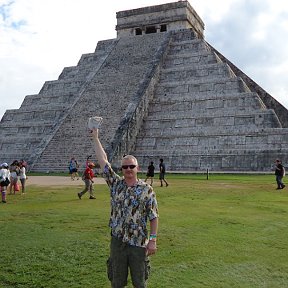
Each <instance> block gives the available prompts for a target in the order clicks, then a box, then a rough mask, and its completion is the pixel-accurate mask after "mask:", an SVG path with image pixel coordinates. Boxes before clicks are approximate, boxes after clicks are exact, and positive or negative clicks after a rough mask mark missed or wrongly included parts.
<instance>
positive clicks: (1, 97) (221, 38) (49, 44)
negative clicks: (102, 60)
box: [0, 0, 288, 118]
mask: <svg viewBox="0 0 288 288" xmlns="http://www.w3.org/2000/svg"><path fill="white" fill-rule="evenodd" d="M168 2H174V1H162V0H158V1H157V0H155V1H149V0H145V1H137V0H121V1H119V0H110V1H103V2H102V1H101V2H99V1H95V0H81V1H80V0H73V1H71V0H0V103H1V104H0V118H1V117H2V116H3V114H4V112H5V111H6V110H7V109H18V108H19V107H20V105H21V103H22V102H23V100H24V97H25V96H26V95H30V94H38V93H39V91H40V89H41V88H42V86H43V84H44V82H45V81H49V80H56V79H57V78H58V76H59V75H60V73H61V72H62V70H63V68H64V67H67V66H75V65H77V63H78V61H79V59H80V57H81V55H82V54H84V53H91V52H93V51H94V50H95V47H96V45H97V42H98V41H100V40H106V39H111V38H115V37H116V31H115V25H116V12H117V11H122V10H127V9H134V8H139V7H145V6H150V5H158V4H163V3H168ZM99 3H101V4H99ZM190 4H191V6H192V7H193V8H194V9H195V10H196V12H197V13H198V14H199V16H200V17H201V18H202V20H203V21H204V23H205V32H204V33H205V40H206V41H208V42H209V43H210V44H211V45H212V46H213V47H214V48H216V49H217V50H218V51H219V52H221V53H222V54H223V55H224V56H225V57H226V58H228V59H229V60H230V61H231V62H232V63H234V64H235V65H236V66H237V67H238V68H240V69H241V70H242V71H243V72H244V73H246V74H247V75H248V76H249V77H250V78H252V79H253V80H254V81H255V82H257V83H258V84H259V85H260V86H261V87H262V88H263V89H265V90H266V91H267V92H268V93H270V94H271V95H272V96H273V97H274V98H275V99H276V100H278V101H279V102H280V103H281V104H282V105H284V106H285V107H286V108H288V97H287V95H288V81H287V75H288V49H287V47H288V37H287V35H288V5H287V3H286V1H282V0H205V1H204V0H191V1H190Z"/></svg>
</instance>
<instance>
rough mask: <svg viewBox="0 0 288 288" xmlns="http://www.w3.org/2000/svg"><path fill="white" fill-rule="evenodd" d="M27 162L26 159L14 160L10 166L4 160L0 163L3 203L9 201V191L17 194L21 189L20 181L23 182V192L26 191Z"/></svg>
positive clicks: (0, 187) (0, 184) (0, 188)
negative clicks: (7, 196)
mask: <svg viewBox="0 0 288 288" xmlns="http://www.w3.org/2000/svg"><path fill="white" fill-rule="evenodd" d="M26 167H27V163H26V161H24V160H21V161H18V160H14V161H13V162H12V163H11V165H10V166H9V165H8V163H6V162H4V163H2V164H1V165H0V190H1V198H2V203H7V198H6V195H7V191H8V190H9V194H16V192H18V191H20V185H19V181H20V183H21V193H22V194H24V193H25V183H26V179H27V175H26Z"/></svg>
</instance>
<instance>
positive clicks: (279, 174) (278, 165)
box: [275, 159, 285, 190]
mask: <svg viewBox="0 0 288 288" xmlns="http://www.w3.org/2000/svg"><path fill="white" fill-rule="evenodd" d="M284 172H285V168H284V167H283V165H282V162H281V160H279V159H276V161H275V175H276V183H277V188H276V189H277V190H278V189H283V188H284V187H285V185H284V183H283V181H282V179H283V176H284Z"/></svg>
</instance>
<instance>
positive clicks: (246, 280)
mask: <svg viewBox="0 0 288 288" xmlns="http://www.w3.org/2000/svg"><path fill="white" fill-rule="evenodd" d="M167 180H168V182H169V184H170V185H169V187H167V188H166V187H159V181H157V179H155V186H154V187H155V191H156V193H157V199H158V203H159V211H160V226H159V233H158V236H159V237H158V253H157V254H156V255H155V256H153V257H152V258H151V261H152V273H151V276H150V279H149V287H153V288H155V287H156V288H157V287H163V288H168V287H171V288H173V287H177V288H182V287H187V288H190V287H213V288H214V287H221V288H222V287H227V288H228V287H229V288H230V287H247V288H248V287H249V288H250V287H273V288H274V287H286V286H287V283H288V256H287V255H286V254H287V253H286V251H287V247H288V229H287V226H288V221H287V216H288V190H285V189H284V190H275V188H276V185H275V179H274V176H273V175H210V178H209V180H206V176H205V175H167ZM81 184H82V183H81ZM82 187H83V185H80V186H79V187H75V186H73V187H63V188H47V187H37V186H34V187H32V186H29V187H28V189H27V194H26V195H25V196H24V197H23V196H21V195H18V194H17V195H15V196H14V195H8V199H7V200H8V201H7V204H1V205H0V229H1V230H0V231H1V233H0V241H1V246H2V250H1V254H0V287H1V288H2V287H3V288H6V287H7V288H10V287H11V288H12V287H13V288H18V287H29V288H34V287H35V288H39V287H49V288H50V287H59V288H60V287H69V288H70V287H79V288H80V287H81V288H82V287H85V288H89V287H91V288H92V287H97V288H98V287H104V288H106V287H107V288H108V287H110V283H109V281H108V280H107V277H106V259H107V257H108V254H109V239H110V236H109V233H110V230H109V228H108V218H109V212H110V207H109V195H108V188H107V187H106V185H96V186H95V190H96V197H97V199H96V200H89V199H88V195H85V196H83V198H82V200H79V199H78V197H77V195H76V193H77V192H78V191H80V189H81V188H82ZM128 287H129V288H130V287H132V285H131V283H130V282H129V286H128Z"/></svg>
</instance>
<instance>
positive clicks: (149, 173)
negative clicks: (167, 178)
mask: <svg viewBox="0 0 288 288" xmlns="http://www.w3.org/2000/svg"><path fill="white" fill-rule="evenodd" d="M154 171H155V166H154V162H153V161H151V162H150V164H149V166H148V168H147V174H146V179H145V182H147V180H148V179H150V185H151V186H152V185H153V178H154Z"/></svg>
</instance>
